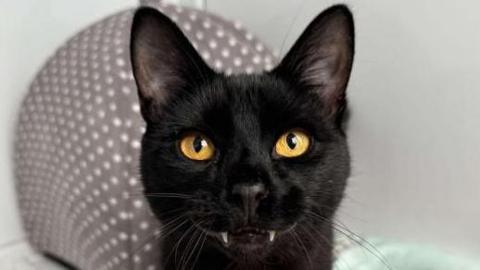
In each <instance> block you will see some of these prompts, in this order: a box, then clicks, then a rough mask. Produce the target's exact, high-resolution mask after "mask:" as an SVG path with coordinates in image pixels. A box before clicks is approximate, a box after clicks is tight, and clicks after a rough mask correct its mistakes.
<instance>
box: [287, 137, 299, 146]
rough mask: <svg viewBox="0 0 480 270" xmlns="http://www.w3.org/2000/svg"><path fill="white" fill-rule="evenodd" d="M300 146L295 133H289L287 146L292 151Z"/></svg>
mask: <svg viewBox="0 0 480 270" xmlns="http://www.w3.org/2000/svg"><path fill="white" fill-rule="evenodd" d="M297 144H298V139H297V136H296V135H295V134H293V133H288V135H287V145H288V147H290V149H295V147H296V146H297Z"/></svg>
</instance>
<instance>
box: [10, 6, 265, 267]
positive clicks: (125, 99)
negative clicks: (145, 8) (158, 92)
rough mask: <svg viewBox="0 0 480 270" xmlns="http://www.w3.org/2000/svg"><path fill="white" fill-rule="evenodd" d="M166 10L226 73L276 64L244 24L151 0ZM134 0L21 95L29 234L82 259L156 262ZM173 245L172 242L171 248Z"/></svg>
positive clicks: (20, 163)
mask: <svg viewBox="0 0 480 270" xmlns="http://www.w3.org/2000/svg"><path fill="white" fill-rule="evenodd" d="M144 4H148V5H151V6H154V7H157V8H158V9H160V10H162V11H163V12H164V13H166V14H168V15H169V16H170V17H171V18H172V19H173V20H174V21H176V22H177V23H178V24H179V26H180V27H181V28H182V29H183V30H184V32H185V34H186V35H187V36H188V37H189V38H190V40H191V41H192V42H193V43H194V45H195V47H196V48H197V49H198V50H199V52H200V53H201V55H202V56H203V57H204V59H205V60H206V61H207V62H208V63H209V64H210V65H211V66H212V67H214V68H215V69H217V70H223V71H225V73H227V74H229V73H237V72H255V71H260V70H262V69H269V68H271V66H272V64H273V63H272V62H273V61H274V59H275V57H274V56H273V55H272V54H271V53H270V51H269V50H268V49H267V48H265V46H264V45H263V44H262V43H261V42H259V41H258V40H256V39H255V38H254V37H253V36H252V35H251V34H250V33H248V32H247V31H245V30H244V29H242V28H241V27H240V26H239V25H238V24H233V23H230V22H227V21H225V20H223V19H221V18H219V17H217V16H212V15H210V14H207V13H203V12H200V11H195V10H192V9H188V8H180V7H174V6H170V5H166V4H164V3H161V2H158V1H144ZM133 11H134V10H127V11H124V12H120V13H118V14H115V15H113V16H111V17H109V18H106V19H104V20H102V21H100V22H98V23H95V24H94V25H92V26H90V27H88V28H87V29H85V30H84V31H82V32H80V33H79V34H77V35H75V36H74V37H73V38H72V39H70V40H69V41H68V42H67V43H66V44H65V45H64V46H62V47H61V48H60V49H59V50H58V51H57V52H56V53H55V54H54V55H53V56H52V57H51V58H50V59H49V60H48V62H47V64H46V65H45V66H44V67H43V68H42V69H41V70H40V72H39V73H38V75H37V77H36V78H35V79H34V81H33V83H32V85H31V89H30V91H29V93H28V95H27V97H26V98H25V100H24V103H23V105H22V108H21V113H20V117H19V123H18V129H17V135H16V138H17V141H16V151H15V164H16V178H17V188H18V195H19V196H18V197H19V202H20V208H21V213H22V218H23V222H24V226H25V229H26V232H27V234H28V237H29V239H30V241H31V243H32V244H33V245H34V247H35V248H37V249H38V250H39V251H42V252H49V253H52V254H56V255H57V256H59V257H61V258H64V259H65V260H66V261H69V262H72V263H73V264H75V265H76V266H78V267H80V268H81V269H92V270H102V269H142V270H144V269H147V270H153V269H159V257H160V250H159V247H158V237H159V236H160V233H161V227H160V225H159V224H158V223H157V221H156V220H155V219H154V218H153V216H152V215H151V212H150V211H149V209H148V206H147V204H146V202H145V200H144V198H143V197H142V187H141V183H140V182H139V172H138V167H139V164H138V155H139V146H140V139H141V135H142V132H143V130H144V123H143V120H142V119H141V117H140V114H139V106H138V102H137V93H136V91H137V89H136V86H135V83H134V80H133V76H132V72H131V67H130V59H129V52H128V46H129V35H130V24H131V19H132V15H133ZM165 252H170V251H165Z"/></svg>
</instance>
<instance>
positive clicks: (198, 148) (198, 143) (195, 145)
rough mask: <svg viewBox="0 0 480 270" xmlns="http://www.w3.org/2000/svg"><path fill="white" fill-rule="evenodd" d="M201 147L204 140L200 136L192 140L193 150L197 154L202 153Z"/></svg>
mask: <svg viewBox="0 0 480 270" xmlns="http://www.w3.org/2000/svg"><path fill="white" fill-rule="evenodd" d="M203 145H204V139H203V138H202V137H200V136H197V137H195V140H193V150H195V152H197V153H199V152H200V151H202V148H203Z"/></svg>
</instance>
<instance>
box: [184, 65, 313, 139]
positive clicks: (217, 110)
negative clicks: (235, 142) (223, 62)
mask: <svg viewBox="0 0 480 270" xmlns="http://www.w3.org/2000/svg"><path fill="white" fill-rule="evenodd" d="M176 104H177V106H176V107H178V108H177V109H176V110H175V116H176V118H178V120H180V121H182V123H183V124H182V128H189V127H191V128H200V129H208V130H213V131H214V132H217V131H218V130H221V131H222V132H224V133H229V134H230V135H231V134H233V133H235V132H245V131H247V132H251V133H252V134H253V133H261V130H264V131H265V130H266V131H271V130H279V129H282V128H288V127H289V126H292V127H295V126H297V125H303V124H305V122H306V121H311V122H313V121H315V117H316V114H317V111H318V107H319V103H318V102H317V101H316V100H315V96H313V97H312V96H308V95H305V94H302V93H301V91H297V90H296V89H292V88H291V87H289V86H288V84H286V83H285V82H283V81H280V80H278V79H277V78H275V77H274V76H271V75H269V74H256V75H235V76H229V77H219V78H217V79H215V80H213V81H212V82H211V83H209V84H207V85H203V86H202V87H201V88H200V89H197V90H196V91H193V92H191V93H190V94H189V95H188V98H185V99H182V100H181V101H179V102H176ZM178 105H179V106H178Z"/></svg>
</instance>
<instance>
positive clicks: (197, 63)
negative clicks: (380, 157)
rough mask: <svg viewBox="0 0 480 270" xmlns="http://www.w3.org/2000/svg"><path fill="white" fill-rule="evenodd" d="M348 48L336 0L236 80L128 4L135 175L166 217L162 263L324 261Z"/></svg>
mask: <svg viewBox="0 0 480 270" xmlns="http://www.w3.org/2000/svg"><path fill="white" fill-rule="evenodd" d="M353 55H354V25H353V18H352V14H351V13H350V11H349V9H348V8H347V7H345V6H342V5H338V6H333V7H331V8H329V9H327V10H326V11H324V12H323V13H321V14H320V15H319V16H318V17H317V18H315V19H314V20H313V22H312V23H311V24H310V25H309V26H308V27H307V29H306V30H305V31H304V33H303V34H302V35H301V36H300V38H299V39H298V40H297V41H296V43H295V44H294V46H293V47H292V48H291V50H290V51H289V52H288V54H287V55H286V56H285V58H284V59H283V60H282V61H281V63H280V64H279V65H278V66H277V67H275V68H274V69H273V70H272V71H270V72H265V73H262V74H255V75H233V76H226V75H224V74H219V73H216V72H214V71H213V70H212V69H210V68H209V67H208V66H207V64H206V63H205V62H204V61H203V60H202V59H201V57H200V56H199V54H198V53H197V52H196V51H195V49H194V48H193V47H192V45H191V44H190V43H189V41H188V40H187V38H186V37H185V36H184V35H183V34H182V32H181V31H180V29H179V28H178V27H177V26H176V25H175V24H174V23H173V22H172V21H171V20H170V19H168V18H167V17H166V16H165V15H163V14H161V13H159V12H158V11H156V10H153V9H149V8H142V9H140V10H138V11H137V13H136V15H135V18H134V22H133V26H132V39H131V57H132V64H133V70H134V75H135V79H136V82H137V85H138V89H139V97H140V103H141V112H142V115H143V117H144V119H145V121H146V123H147V129H146V133H145V135H144V137H143V141H142V154H141V174H142V181H143V184H144V187H145V195H146V196H147V198H148V201H149V203H150V206H151V208H152V210H153V212H154V213H155V215H156V216H157V217H158V219H159V220H161V221H162V223H163V224H164V235H163V254H162V262H163V264H164V267H165V269H167V270H170V269H203V270H206V269H208V270H215V269H253V270H254V269H289V270H292V269H317V270H318V269H321V270H328V269H331V268H332V260H333V259H332V246H331V245H332V231H333V227H332V218H333V215H334V213H335V210H336V209H337V207H338V205H339V203H340V201H341V199H342V196H343V192H344V188H345V185H346V180H347V178H348V176H349V173H350V164H349V163H350V159H349V153H348V147H347V142H346V138H345V134H344V131H343V127H342V119H343V118H344V112H345V108H346V99H345V89H346V86H347V83H348V80H349V76H350V71H351V67H352V61H353Z"/></svg>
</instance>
